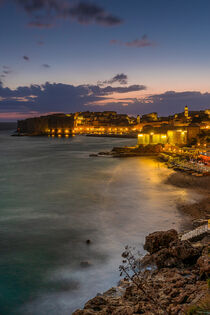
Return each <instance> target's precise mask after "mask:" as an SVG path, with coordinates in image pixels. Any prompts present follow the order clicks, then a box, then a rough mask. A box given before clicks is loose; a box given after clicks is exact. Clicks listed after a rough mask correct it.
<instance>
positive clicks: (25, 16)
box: [0, 0, 210, 121]
mask: <svg viewBox="0 0 210 315" xmlns="http://www.w3.org/2000/svg"><path fill="white" fill-rule="evenodd" d="M209 35H210V1H209V0H199V1H198V0H130V1H128V0H91V1H89V0H82V1H80V0H0V120H1V121H12V120H16V119H20V118H25V117H30V116H37V115H40V114H46V113H55V112H66V113H68V112H75V111H80V110H81V111H83V110H117V111H118V112H121V113H128V114H144V113H147V112H151V111H157V112H158V113H159V114H161V115H166V114H169V113H175V112H177V111H178V112H179V111H182V110H183V107H184V106H185V105H188V106H189V108H190V109H192V110H193V109H207V108H210V36H209Z"/></svg>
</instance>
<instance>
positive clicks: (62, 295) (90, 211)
mask: <svg viewBox="0 0 210 315" xmlns="http://www.w3.org/2000/svg"><path fill="white" fill-rule="evenodd" d="M135 142H136V141H135V139H111V138H91V137H74V138H69V139H49V138H45V137H37V138H35V137H34V138H27V137H10V136H9V132H8V131H7V132H6V131H4V132H0V314H1V315H7V314H24V315H26V314H27V315H30V314H31V315H46V314H51V315H61V314H62V315H63V314H64V315H65V314H66V315H67V314H68V315H69V314H71V313H72V311H73V310H75V309H76V308H78V307H82V306H83V304H84V302H85V301H87V300H88V299H89V298H91V297H93V296H95V295H96V294H97V293H98V292H103V291H105V290H107V289H108V288H110V287H111V286H112V285H115V284H116V283H117V281H118V280H119V272H118V266H119V264H120V260H121V258H120V254H121V252H122V251H123V248H124V246H125V245H126V244H130V245H136V246H138V248H139V249H140V250H142V252H143V247H142V245H143V243H144V238H145V235H147V234H148V233H149V232H152V231H155V230H161V229H169V228H177V229H178V230H180V229H181V228H182V223H183V218H182V216H181V214H180V213H179V212H178V210H177V209H176V203H177V202H182V201H188V200H190V201H191V202H192V201H193V200H194V199H195V198H196V196H193V197H192V195H191V194H190V192H188V191H187V190H184V189H179V188H176V187H172V186H170V185H166V184H164V183H163V182H164V180H165V179H166V177H167V176H168V175H169V174H170V172H171V171H169V170H168V169H166V168H164V167H163V166H162V164H160V163H157V162H155V161H153V160H152V159H147V158H130V159H114V158H109V157H100V158H90V157H89V154H90V153H94V152H98V151H102V150H108V149H111V148H112V147H113V146H118V145H133V144H135ZM193 198H194V199H193ZM87 239H90V240H91V242H92V243H91V245H87V244H86V240H87ZM81 262H89V266H88V267H84V266H82V265H81Z"/></svg>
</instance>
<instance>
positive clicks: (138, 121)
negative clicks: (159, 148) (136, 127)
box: [137, 115, 140, 124]
mask: <svg viewBox="0 0 210 315" xmlns="http://www.w3.org/2000/svg"><path fill="white" fill-rule="evenodd" d="M137 124H140V116H139V115H138V116H137Z"/></svg>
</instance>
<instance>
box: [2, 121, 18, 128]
mask: <svg viewBox="0 0 210 315" xmlns="http://www.w3.org/2000/svg"><path fill="white" fill-rule="evenodd" d="M16 129H17V123H16V122H0V130H16Z"/></svg>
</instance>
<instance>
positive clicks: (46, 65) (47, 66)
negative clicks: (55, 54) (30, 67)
mask: <svg viewBox="0 0 210 315" xmlns="http://www.w3.org/2000/svg"><path fill="white" fill-rule="evenodd" d="M42 67H43V68H50V65H48V64H47V63H44V64H43V65H42Z"/></svg>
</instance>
